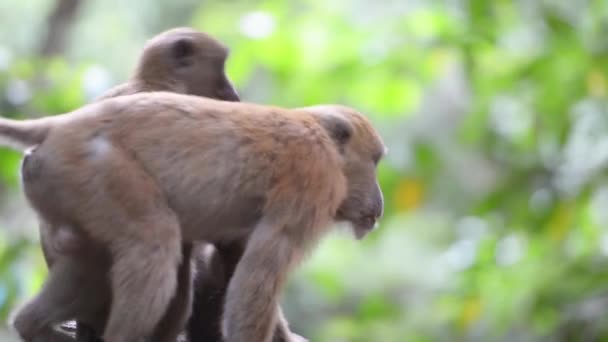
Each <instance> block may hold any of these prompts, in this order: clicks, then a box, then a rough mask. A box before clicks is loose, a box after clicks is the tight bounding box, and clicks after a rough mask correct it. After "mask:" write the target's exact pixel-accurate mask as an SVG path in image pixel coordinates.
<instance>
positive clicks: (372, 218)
mask: <svg viewBox="0 0 608 342" xmlns="http://www.w3.org/2000/svg"><path fill="white" fill-rule="evenodd" d="M306 110H308V111H309V112H311V113H314V115H315V117H316V118H317V119H318V121H319V122H320V123H321V125H322V126H323V127H324V128H325V129H326V130H327V132H328V133H329V135H330V136H331V137H332V139H333V140H334V142H335V143H336V145H337V146H338V150H339V151H340V153H341V155H342V156H343V158H344V159H343V160H344V164H343V172H344V175H345V176H346V180H347V183H348V193H347V196H346V199H345V200H344V201H343V202H342V204H341V205H340V207H339V209H338V212H337V216H336V218H335V219H336V221H347V222H350V223H351V224H352V227H353V230H354V233H355V236H356V237H357V238H358V239H361V238H363V237H364V236H365V235H366V234H367V233H368V232H370V231H371V230H372V229H373V228H374V227H375V225H376V222H377V221H378V219H380V218H381V217H382V213H383V209H384V199H383V196H382V190H381V189H380V186H379V184H378V179H377V176H376V168H377V166H378V163H379V162H380V159H382V157H383V156H384V155H385V153H386V147H385V146H384V143H383V142H382V139H381V138H380V136H379V134H378V133H377V132H376V130H375V129H374V128H373V127H372V125H371V123H370V122H369V120H368V119H367V118H365V117H364V116H363V115H361V114H360V113H358V112H356V111H355V110H353V109H351V108H348V107H344V106H338V105H324V106H314V107H308V108H306Z"/></svg>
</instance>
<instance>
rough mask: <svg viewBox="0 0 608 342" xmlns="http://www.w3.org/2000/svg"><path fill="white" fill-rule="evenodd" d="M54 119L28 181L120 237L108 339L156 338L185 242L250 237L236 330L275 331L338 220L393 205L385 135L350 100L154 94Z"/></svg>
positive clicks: (243, 337) (55, 216) (233, 306)
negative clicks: (309, 103) (299, 103)
mask: <svg viewBox="0 0 608 342" xmlns="http://www.w3.org/2000/svg"><path fill="white" fill-rule="evenodd" d="M151 113H153V115H150V114H151ZM48 124H49V127H48V135H47V137H46V139H45V140H44V142H43V143H42V144H41V145H40V146H39V147H38V149H37V150H36V151H35V152H34V153H33V154H31V155H30V156H28V157H27V158H26V160H25V162H24V166H23V183H24V188H25V191H26V195H27V197H28V199H29V200H30V202H31V204H32V206H33V207H34V208H35V209H36V210H37V212H38V213H39V214H40V215H41V216H42V217H44V218H45V220H47V221H49V222H52V223H53V224H55V225H60V226H61V225H65V226H67V227H73V228H74V229H77V230H78V231H79V233H82V234H87V235H88V236H90V238H91V239H92V240H94V241H96V242H98V243H101V244H103V245H105V246H108V248H109V251H110V253H111V255H112V257H113V260H112V267H111V269H112V271H111V280H112V293H113V295H114V297H113V302H112V307H111V311H110V318H109V322H108V324H107V326H106V329H105V333H104V338H105V340H106V341H108V342H118V341H140V340H142V339H144V338H147V337H149V336H151V334H152V332H153V331H154V327H155V326H156V324H157V323H158V322H159V321H160V319H161V317H162V315H163V313H164V312H165V310H166V308H167V306H168V305H169V302H170V300H171V297H172V295H173V293H174V291H175V287H176V280H175V279H176V270H177V268H178V265H179V263H180V262H181V253H180V245H181V242H182V241H186V242H187V241H198V240H205V241H210V242H212V243H223V242H233V241H243V240H244V239H247V241H248V242H247V244H246V247H245V252H244V255H243V257H242V258H241V259H240V262H239V263H238V266H237V268H236V270H235V272H234V275H233V277H232V279H231V281H230V285H229V288H228V293H227V297H226V298H227V299H226V304H225V310H224V321H223V327H222V329H223V333H224V335H225V339H226V341H229V342H231V341H270V339H271V338H272V327H273V326H274V324H275V322H276V319H277V316H276V315H277V309H276V308H277V296H278V294H279V293H280V290H281V288H282V287H283V285H284V282H285V280H286V277H287V274H288V272H289V271H290V270H291V269H292V268H293V267H294V266H295V265H296V264H297V263H298V261H300V260H301V259H302V258H303V257H304V256H305V255H306V253H307V252H308V251H309V250H310V249H311V248H312V246H313V245H314V244H315V242H316V241H317V240H318V239H319V238H320V237H321V236H322V235H323V234H324V233H325V232H326V231H327V230H328V228H329V227H330V225H331V223H332V222H333V221H335V220H338V221H340V220H345V221H349V222H351V223H352V224H353V227H354V229H355V231H356V232H358V235H359V236H361V235H363V233H365V232H367V231H369V230H370V229H372V228H373V226H374V223H375V221H376V220H377V219H378V218H379V217H380V216H381V214H382V195H381V192H380V189H379V187H378V184H377V181H376V174H375V168H376V163H377V162H378V160H379V159H380V157H381V156H382V154H383V153H384V146H383V144H382V141H381V139H380V137H379V136H378V135H377V133H376V132H375V131H374V129H373V128H372V126H371V125H370V123H369V122H368V121H367V120H366V119H365V118H364V117H363V116H361V115H360V114H358V113H357V112H355V111H354V110H352V109H349V108H346V107H342V106H317V107H308V108H302V109H299V110H286V109H281V108H277V107H266V106H259V105H253V104H242V103H230V102H219V101H214V100H210V99H204V98H197V97H192V96H184V95H177V94H170V93H148V94H137V95H131V96H122V97H118V98H114V99H109V100H105V101H103V102H99V103H96V104H93V105H89V106H86V107H83V108H81V109H79V110H77V111H75V112H72V113H70V114H68V115H64V116H60V117H55V118H53V120H52V121H50V122H48ZM22 125H23V126H24V129H26V130H27V127H28V126H30V125H29V124H28V123H27V122H26V123H22ZM34 129H36V128H34ZM352 205H356V206H357V207H356V208H352V207H351V206H352ZM235 213H238V215H235ZM220 227H221V228H220ZM47 295H51V294H47Z"/></svg>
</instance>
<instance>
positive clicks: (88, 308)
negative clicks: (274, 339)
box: [23, 28, 280, 341]
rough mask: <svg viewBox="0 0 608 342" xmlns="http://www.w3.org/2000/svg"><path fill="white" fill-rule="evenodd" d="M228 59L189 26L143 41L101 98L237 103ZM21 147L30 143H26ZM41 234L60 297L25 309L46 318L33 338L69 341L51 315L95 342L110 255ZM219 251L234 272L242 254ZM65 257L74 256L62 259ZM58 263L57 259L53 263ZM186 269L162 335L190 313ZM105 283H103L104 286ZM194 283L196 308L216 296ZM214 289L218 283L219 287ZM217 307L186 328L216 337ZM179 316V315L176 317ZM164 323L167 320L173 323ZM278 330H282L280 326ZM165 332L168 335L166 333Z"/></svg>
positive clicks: (61, 233)
mask: <svg viewBox="0 0 608 342" xmlns="http://www.w3.org/2000/svg"><path fill="white" fill-rule="evenodd" d="M227 57H228V49H227V48H226V47H225V46H224V45H223V44H221V43H220V42H218V41H217V40H215V39H213V38H212V37H210V36H208V35H207V34H205V33H202V32H199V31H196V30H193V29H189V28H177V29H172V30H168V31H166V32H163V33H162V34H160V35H158V36H156V37H154V38H153V39H151V40H149V41H148V42H147V44H146V46H145V47H144V49H143V52H142V54H141V57H140V58H139V61H138V63H137V67H136V69H135V72H134V73H133V75H132V77H131V78H130V79H129V81H128V82H126V83H124V84H122V85H119V86H117V87H115V88H113V89H111V90H109V91H108V92H107V93H106V94H104V95H103V96H101V97H100V98H99V100H101V99H104V98H110V97H115V96H120V95H127V94H134V93H138V92H144V91H153V90H165V91H172V92H181V93H186V94H193V95H199V96H206V97H211V98H217V99H221V100H226V101H238V100H239V96H238V93H237V92H236V90H235V89H234V87H233V86H232V84H231V82H230V81H229V79H228V78H227V76H226V74H225V71H224V64H225V61H226V59H227ZM23 143H24V144H25V145H30V143H29V142H27V141H24V142H23ZM25 145H24V146H25ZM32 145H33V144H32ZM27 147H33V146H27ZM40 234H41V245H42V250H43V254H44V257H45V260H46V262H47V265H48V266H49V268H50V274H49V278H51V280H50V281H49V282H48V283H49V287H51V288H56V289H53V290H51V291H54V292H55V293H60V294H62V296H63V297H61V296H57V298H58V301H57V302H56V303H52V302H49V303H46V306H45V307H44V308H40V309H39V308H35V307H30V308H29V309H30V310H32V311H31V312H32V314H35V313H36V312H38V311H41V312H42V314H44V315H48V317H45V318H44V319H45V320H47V321H48V322H49V324H46V325H45V326H44V327H42V330H40V331H39V332H38V333H37V334H40V335H45V336H48V338H47V339H48V340H51V339H54V340H58V341H60V340H71V339H68V338H67V337H66V336H63V335H59V333H58V332H56V331H55V330H54V329H53V327H52V326H51V324H50V323H53V322H54V323H56V319H57V318H55V319H53V316H57V317H58V318H59V317H62V318H63V319H70V318H76V319H78V320H80V322H79V323H78V324H77V325H76V335H77V340H79V341H95V340H96V338H95V335H96V331H97V332H99V333H101V332H102V331H103V327H104V325H105V318H106V317H107V310H108V308H109V303H110V297H111V294H110V292H109V289H110V284H109V279H107V275H106V273H107V271H105V270H109V264H108V262H109V257H110V256H109V255H108V253H107V250H106V249H105V248H103V247H102V246H98V245H96V244H94V243H93V242H92V241H89V239H87V238H86V237H85V236H83V235H76V234H73V233H71V231H70V230H67V229H65V228H64V227H57V226H51V225H49V224H47V223H46V222H44V221H41V223H40ZM191 247H192V246H190V244H186V245H184V254H185V256H184V260H189V257H188V255H189V253H190V249H191ZM226 248H228V250H230V251H232V250H233V249H234V248H232V247H231V246H227V247H226ZM219 251H220V250H218V251H217V252H216V253H215V254H211V256H210V257H212V258H213V259H214V263H216V264H221V267H225V268H228V269H230V268H232V269H233V268H234V267H235V266H236V262H238V257H240V254H237V255H236V256H234V257H232V258H233V259H236V260H235V261H233V263H232V264H230V265H224V264H223V261H222V260H221V258H219V257H218V255H217V253H219ZM237 252H238V251H237ZM66 253H67V254H69V255H70V256H78V257H77V258H73V257H72V258H69V259H64V258H62V256H63V255H64V254H66ZM224 254H226V253H224ZM56 260H59V261H58V262H56ZM64 261H65V262H64ZM200 262H203V261H200ZM189 267H190V265H189V261H188V262H185V263H184V264H183V266H181V268H180V279H183V280H181V282H180V289H179V291H178V294H181V295H182V296H181V297H180V296H178V297H176V299H175V301H174V305H173V308H172V310H169V311H168V312H167V313H166V314H167V316H168V318H169V317H173V318H174V322H175V323H174V325H175V326H174V327H169V326H167V325H160V326H159V327H158V329H159V331H164V332H166V333H167V334H169V335H173V334H174V330H175V329H177V328H178V326H180V325H183V323H182V321H184V320H185V319H186V318H187V315H188V313H189V310H187V309H186V310H184V308H189V304H190V297H191V293H190V287H189V286H186V285H188V284H189V283H190V281H191V280H190V275H191V274H190V273H191V272H189ZM94 270H98V271H94ZM55 273H57V274H64V275H65V276H66V277H69V278H71V279H74V280H75V281H76V282H75V281H72V282H67V284H75V285H76V286H77V287H76V288H72V287H70V286H67V285H65V286H64V285H63V284H62V283H61V282H59V281H55V280H54V278H55ZM198 273H199V277H202V276H203V274H202V273H203V270H200V271H199V272H198ZM204 278H205V280H209V281H211V280H212V281H214V284H216V283H217V281H215V280H213V278H214V277H213V275H212V274H205V275H204ZM227 283H228V281H227V279H226V280H225V281H224V283H223V287H226V286H227ZM104 284H106V285H105V286H104ZM197 284H200V286H199V287H200V289H199V290H197V293H196V299H195V305H200V304H198V302H206V299H205V298H206V297H214V298H216V297H217V296H216V293H209V292H208V291H207V292H206V289H208V288H209V286H208V285H205V284H201V283H200V281H198V282H197ZM195 286H196V285H195ZM217 286H221V285H220V284H219V283H217ZM182 287H183V289H182ZM86 289H91V290H90V291H87V290H86ZM93 289H94V290H93ZM214 290H215V289H214ZM220 290H221V289H220ZM62 298H64V299H62ZM221 300H223V297H222V298H221ZM62 303H70V305H67V306H66V305H65V304H62ZM221 305H222V304H221V301H220V302H218V303H217V304H216V305H215V306H209V305H206V306H205V307H204V308H198V309H197V312H202V313H203V314H204V316H205V318H210V317H214V321H209V323H206V322H205V321H202V320H200V319H197V317H192V319H193V320H194V321H196V323H197V325H196V326H195V327H194V326H193V327H192V328H190V329H194V328H196V329H197V331H205V330H206V331H211V332H213V331H214V330H217V333H216V334H217V335H218V336H219V328H215V327H216V326H217V322H218V321H219V320H220V317H221ZM48 312H56V314H55V315H49V314H48ZM180 314H181V315H182V316H183V317H181V318H177V316H178V315H180ZM41 319H42V318H41ZM164 321H171V319H167V320H164ZM83 322H87V324H83ZM87 325H89V326H90V327H87ZM169 325H170V324H169ZM92 327H94V328H95V329H96V331H95V330H93V328H92ZM190 329H189V330H190ZM277 330H278V331H280V330H279V328H277ZM169 331H171V332H170V333H169ZM28 338H29V337H28ZM216 340H217V339H216Z"/></svg>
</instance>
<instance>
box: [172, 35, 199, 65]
mask: <svg viewBox="0 0 608 342" xmlns="http://www.w3.org/2000/svg"><path fill="white" fill-rule="evenodd" d="M195 51H196V46H195V45H194V42H193V41H192V39H189V38H180V39H178V40H176V41H174V42H173V43H172V46H171V54H172V57H173V59H174V60H175V61H176V62H177V65H178V66H180V67H184V66H188V65H191V64H192V63H193V62H194V60H193V58H192V57H193V56H194V53H195Z"/></svg>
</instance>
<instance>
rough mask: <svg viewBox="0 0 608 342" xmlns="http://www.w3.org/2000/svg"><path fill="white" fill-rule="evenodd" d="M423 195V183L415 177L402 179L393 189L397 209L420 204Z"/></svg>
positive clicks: (409, 208)
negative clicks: (394, 189) (395, 188)
mask: <svg viewBox="0 0 608 342" xmlns="http://www.w3.org/2000/svg"><path fill="white" fill-rule="evenodd" d="M423 197H424V185H423V184H422V182H420V181H419V180H417V179H412V178H406V179H403V180H402V181H401V182H400V183H399V184H398V185H397V190H396V191H395V204H396V206H397V210H399V211H407V210H412V209H415V208H417V207H419V206H420V204H421V203H422V200H423Z"/></svg>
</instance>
